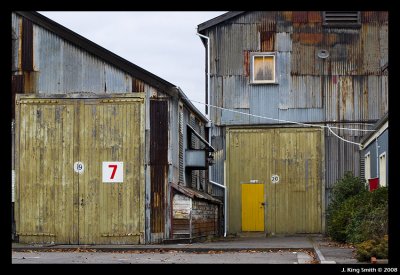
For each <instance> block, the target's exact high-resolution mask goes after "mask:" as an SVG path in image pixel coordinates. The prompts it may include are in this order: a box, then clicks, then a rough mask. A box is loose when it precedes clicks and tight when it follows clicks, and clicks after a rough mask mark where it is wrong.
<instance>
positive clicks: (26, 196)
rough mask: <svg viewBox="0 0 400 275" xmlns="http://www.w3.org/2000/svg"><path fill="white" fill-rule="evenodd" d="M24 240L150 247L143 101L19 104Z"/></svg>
mask: <svg viewBox="0 0 400 275" xmlns="http://www.w3.org/2000/svg"><path fill="white" fill-rule="evenodd" d="M16 125H17V128H16V130H17V140H16V144H17V150H16V159H17V163H16V180H17V182H16V187H17V190H16V192H17V200H16V223H17V233H18V235H19V236H20V242H28V243H30V242H35V243H43V242H55V243H67V244H78V243H79V244H115V243H123V244H125V243H126V244H127V243H139V242H143V237H144V236H143V232H144V165H143V164H144V101H143V97H138V96H123V95H118V96H112V97H111V96H108V97H104V98H96V99H94V98H87V99H79V100H78V99H55V98H54V99H50V98H35V97H33V96H19V97H18V98H17V117H16Z"/></svg>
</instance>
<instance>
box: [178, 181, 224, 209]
mask: <svg viewBox="0 0 400 275" xmlns="http://www.w3.org/2000/svg"><path fill="white" fill-rule="evenodd" d="M171 187H173V188H174V189H175V190H178V191H179V192H181V193H182V194H184V195H186V196H188V197H190V198H199V199H203V200H208V201H211V202H214V203H218V204H221V203H222V202H221V201H220V200H218V199H216V198H214V197H213V196H211V195H209V194H207V193H204V192H202V191H199V190H195V189H192V188H189V187H186V186H183V185H177V184H175V183H171Z"/></svg>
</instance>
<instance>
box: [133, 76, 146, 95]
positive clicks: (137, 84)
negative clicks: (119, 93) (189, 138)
mask: <svg viewBox="0 0 400 275" xmlns="http://www.w3.org/2000/svg"><path fill="white" fill-rule="evenodd" d="M144 85H145V83H144V82H143V81H141V80H139V79H136V78H134V77H132V92H134V93H143V92H144Z"/></svg>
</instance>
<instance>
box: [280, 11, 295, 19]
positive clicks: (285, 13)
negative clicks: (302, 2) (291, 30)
mask: <svg viewBox="0 0 400 275" xmlns="http://www.w3.org/2000/svg"><path fill="white" fill-rule="evenodd" d="M282 16H283V18H284V19H285V20H286V21H292V20H293V19H292V18H293V12H291V11H283V12H282Z"/></svg>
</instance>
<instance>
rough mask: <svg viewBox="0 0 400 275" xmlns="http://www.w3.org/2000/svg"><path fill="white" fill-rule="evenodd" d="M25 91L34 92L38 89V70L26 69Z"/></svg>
mask: <svg viewBox="0 0 400 275" xmlns="http://www.w3.org/2000/svg"><path fill="white" fill-rule="evenodd" d="M23 73H24V90H23V91H24V92H25V93H34V92H36V91H37V78H38V73H37V72H31V71H24V72H23Z"/></svg>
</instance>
